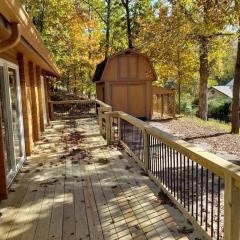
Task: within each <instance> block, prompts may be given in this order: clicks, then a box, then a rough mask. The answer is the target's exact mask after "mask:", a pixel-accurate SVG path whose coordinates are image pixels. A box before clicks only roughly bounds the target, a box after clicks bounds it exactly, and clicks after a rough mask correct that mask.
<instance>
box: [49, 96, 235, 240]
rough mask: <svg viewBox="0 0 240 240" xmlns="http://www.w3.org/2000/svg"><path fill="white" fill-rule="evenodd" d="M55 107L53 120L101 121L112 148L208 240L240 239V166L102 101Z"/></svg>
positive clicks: (52, 107)
mask: <svg viewBox="0 0 240 240" xmlns="http://www.w3.org/2000/svg"><path fill="white" fill-rule="evenodd" d="M50 104H51V105H52V106H51V109H52V110H51V112H52V117H53V119H54V118H55V117H57V118H66V117H68V118H69V117H71V116H74V117H85V116H95V117H97V118H98V123H99V128H100V133H101V134H102V135H103V136H104V137H106V140H107V143H108V144H111V143H120V144H121V145H122V146H123V147H124V148H125V150H126V151H128V153H129V154H130V155H131V156H132V157H133V158H134V159H135V160H136V161H138V162H139V164H140V165H141V166H142V167H143V169H144V170H145V172H146V174H148V175H149V177H150V178H151V179H152V180H153V181H155V183H156V184H157V185H158V186H159V187H160V189H161V190H162V192H163V193H164V194H166V195H167V196H168V197H169V198H170V199H171V200H172V202H173V204H175V205H176V206H177V207H178V208H179V209H180V211H181V212H182V213H183V214H184V215H185V216H186V217H187V218H188V219H189V220H190V221H191V222H192V224H193V225H194V226H195V227H196V228H198V230H199V231H201V232H202V235H203V236H204V237H205V238H206V239H225V240H239V239H240V167H239V166H237V165H235V164H232V163H230V162H228V161H226V160H224V159H222V158H220V157H217V156H216V155H214V154H211V153H209V152H206V151H204V150H202V149H199V148H197V147H195V146H193V145H192V144H190V143H187V142H185V141H183V140H179V139H177V138H176V137H174V136H172V135H171V134H168V133H166V132H163V131H161V130H159V129H157V128H155V127H152V126H150V125H149V124H147V123H145V122H143V121H141V120H139V119H136V118H135V117H133V116H130V115H128V114H126V113H123V112H112V108H111V106H109V105H107V104H105V103H103V102H101V101H98V100H79V101H64V102H50ZM60 106H61V107H60ZM67 106H68V107H67ZM89 114H90V115H89Z"/></svg>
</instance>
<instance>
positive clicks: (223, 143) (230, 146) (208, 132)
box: [150, 116, 240, 165]
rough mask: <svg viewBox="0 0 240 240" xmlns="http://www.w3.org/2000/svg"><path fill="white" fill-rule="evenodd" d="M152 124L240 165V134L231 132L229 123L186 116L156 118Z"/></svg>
mask: <svg viewBox="0 0 240 240" xmlns="http://www.w3.org/2000/svg"><path fill="white" fill-rule="evenodd" d="M150 124H151V125H152V126H155V127H157V128H159V129H161V130H163V131H166V132H169V133H171V134H173V135H175V136H177V137H179V138H181V139H183V140H185V141H187V142H190V143H193V144H196V145H197V146H199V147H201V148H203V149H204V150H207V151H209V152H211V153H214V154H216V155H218V156H220V157H222V158H224V159H226V160H228V161H231V162H233V163H235V164H238V165H240V135H234V134H231V133H230V126H229V125H227V124H221V123H219V122H217V121H214V120H210V121H208V122H204V121H202V120H200V119H198V118H196V117H186V116H184V117H180V118H177V119H166V120H154V121H151V122H150Z"/></svg>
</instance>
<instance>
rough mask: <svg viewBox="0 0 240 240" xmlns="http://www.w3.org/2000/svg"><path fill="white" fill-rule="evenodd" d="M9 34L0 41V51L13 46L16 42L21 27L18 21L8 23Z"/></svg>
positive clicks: (19, 35) (19, 36) (18, 38)
mask: <svg viewBox="0 0 240 240" xmlns="http://www.w3.org/2000/svg"><path fill="white" fill-rule="evenodd" d="M9 26H10V29H11V36H10V37H9V38H8V39H6V40H4V41H2V42H0V53H2V52H5V51H7V50H8V49H10V48H13V47H14V46H16V45H17V44H18V42H19V41H20V38H21V28H20V23H15V22H14V23H10V24H9Z"/></svg>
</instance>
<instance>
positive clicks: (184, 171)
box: [183, 156, 186, 207]
mask: <svg viewBox="0 0 240 240" xmlns="http://www.w3.org/2000/svg"><path fill="white" fill-rule="evenodd" d="M183 204H184V207H186V156H184V158H183Z"/></svg>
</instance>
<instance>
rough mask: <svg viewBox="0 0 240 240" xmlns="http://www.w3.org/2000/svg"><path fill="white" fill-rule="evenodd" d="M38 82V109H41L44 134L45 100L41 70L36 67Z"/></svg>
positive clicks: (40, 120)
mask: <svg viewBox="0 0 240 240" xmlns="http://www.w3.org/2000/svg"><path fill="white" fill-rule="evenodd" d="M36 82H37V91H38V107H39V123H40V131H41V132H44V116H43V98H42V95H43V94H42V83H41V69H40V67H39V66H36Z"/></svg>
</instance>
